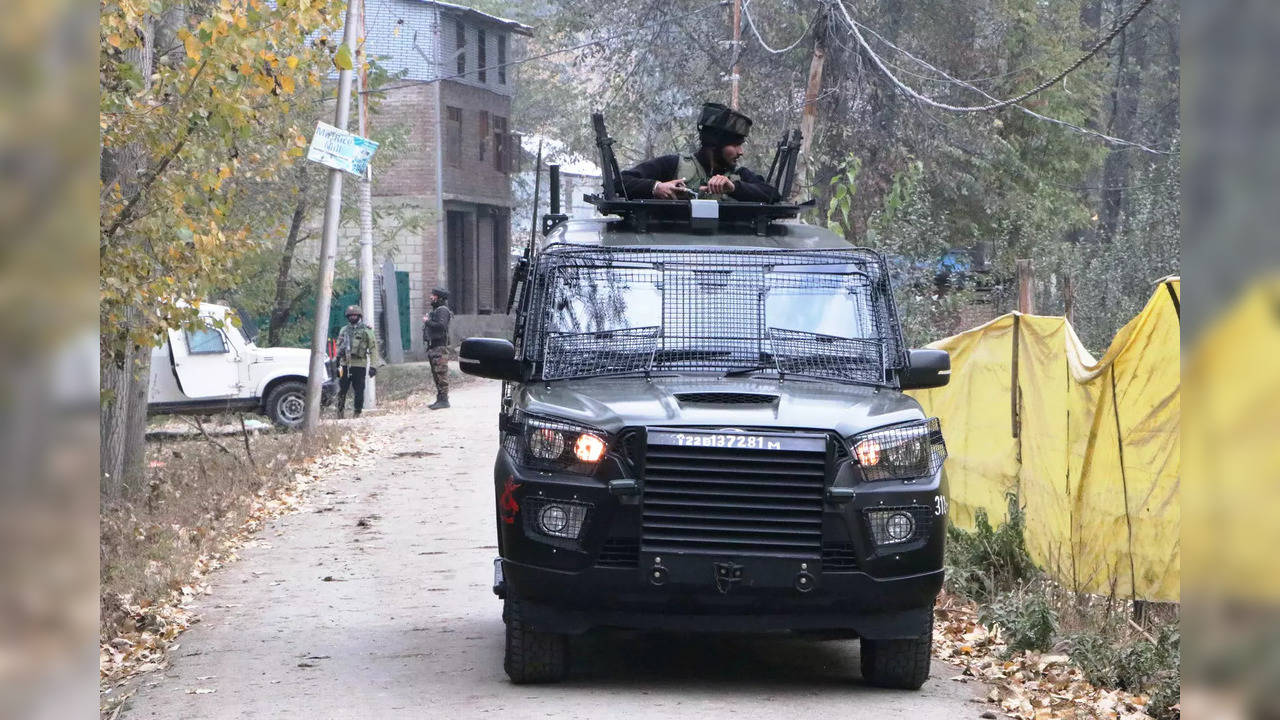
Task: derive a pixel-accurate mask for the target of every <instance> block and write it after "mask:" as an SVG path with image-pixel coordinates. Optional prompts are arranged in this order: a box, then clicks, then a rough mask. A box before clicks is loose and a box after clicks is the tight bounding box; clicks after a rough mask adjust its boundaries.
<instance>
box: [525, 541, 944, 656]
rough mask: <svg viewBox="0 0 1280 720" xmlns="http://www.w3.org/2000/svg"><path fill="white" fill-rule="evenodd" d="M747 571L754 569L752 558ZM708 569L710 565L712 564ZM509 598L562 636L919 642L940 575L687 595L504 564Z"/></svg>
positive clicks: (835, 579) (633, 579)
mask: <svg viewBox="0 0 1280 720" xmlns="http://www.w3.org/2000/svg"><path fill="white" fill-rule="evenodd" d="M742 564H743V566H744V569H746V570H747V571H748V572H749V571H750V569H751V562H750V560H749V559H744V560H743V563H742ZM707 566H708V570H710V569H711V562H710V560H709V559H708V561H707ZM502 572H503V578H504V581H505V583H506V589H507V591H508V592H512V593H514V594H515V595H516V596H517V597H519V598H520V603H521V610H522V612H523V613H524V619H525V621H526V622H528V623H529V624H530V625H531V626H533V627H535V628H538V629H541V630H544V631H547V632H560V633H582V632H586V631H587V630H590V629H591V628H594V627H619V628H632V629H643V630H667V631H679V632H768V631H779V630H793V631H807V632H816V633H833V634H852V635H857V636H859V637H869V638H877V639H879V638H885V639H892V638H914V637H919V636H920V634H921V633H922V632H923V631H924V630H925V629H927V628H928V627H929V620H930V616H931V613H932V608H933V600H934V598H935V597H936V596H937V594H938V590H939V589H940V588H941V587H942V571H941V570H935V571H932V572H927V573H921V574H918V575H907V576H902V577H896V578H883V579H881V578H873V577H871V576H870V575H867V574H866V573H861V572H853V573H839V574H836V573H829V574H827V575H825V576H824V577H823V578H822V583H823V585H822V587H821V588H820V589H818V590H814V591H812V592H808V593H805V594H803V595H801V594H799V593H798V592H796V591H791V590H790V589H784V588H773V589H767V590H760V589H755V588H751V589H735V590H732V591H730V592H728V593H725V594H720V593H719V592H718V591H717V590H715V589H703V590H697V589H693V588H686V589H683V590H678V589H672V588H667V587H661V586H653V585H651V584H649V583H647V582H646V581H645V578H644V577H643V574H644V573H643V572H642V571H639V570H636V569H630V570H627V569H616V568H589V569H587V570H583V571H579V572H564V571H556V570H549V569H547V568H541V567H536V566H532V565H525V564H521V563H516V562H511V561H509V560H503V561H502Z"/></svg>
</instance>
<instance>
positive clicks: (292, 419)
mask: <svg viewBox="0 0 1280 720" xmlns="http://www.w3.org/2000/svg"><path fill="white" fill-rule="evenodd" d="M265 406H266V411H267V417H269V418H271V422H273V423H275V424H276V425H279V426H280V427H282V428H288V429H290V430H292V429H294V428H297V427H299V426H301V425H302V421H303V419H305V418H306V416H307V386H306V384H304V383H301V382H298V381H297V380H290V381H289V382H282V383H280V384H279V385H277V386H275V387H274V388H272V389H271V392H269V393H267V401H266V403H265Z"/></svg>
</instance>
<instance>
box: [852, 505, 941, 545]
mask: <svg viewBox="0 0 1280 720" xmlns="http://www.w3.org/2000/svg"><path fill="white" fill-rule="evenodd" d="M931 511H932V508H928V507H925V506H923V505H911V506H908V507H897V508H884V509H876V510H866V511H865V515H864V517H865V518H866V519H867V528H868V529H869V530H870V531H871V540H872V541H873V542H875V544H876V545H897V544H900V543H906V542H912V541H914V540H919V539H921V538H922V537H925V536H927V535H928V534H929V529H930V527H931V523H930V522H928V521H929V520H930V519H931V518H932V517H933V516H932V514H931Z"/></svg>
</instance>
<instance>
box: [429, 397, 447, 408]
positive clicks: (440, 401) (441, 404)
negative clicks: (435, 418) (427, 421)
mask: <svg viewBox="0 0 1280 720" xmlns="http://www.w3.org/2000/svg"><path fill="white" fill-rule="evenodd" d="M447 407H449V393H439V394H437V395H436V401H435V402H433V403H431V404H430V405H428V406H427V408H429V409H431V410H443V409H445V408H447Z"/></svg>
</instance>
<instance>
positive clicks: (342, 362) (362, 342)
mask: <svg viewBox="0 0 1280 720" xmlns="http://www.w3.org/2000/svg"><path fill="white" fill-rule="evenodd" d="M363 316H364V313H362V312H361V311H360V306H359V305H352V306H350V307H348V308H347V324H346V326H345V327H343V328H342V330H340V331H339V332H338V368H339V371H340V372H341V373H342V380H341V381H340V382H339V384H338V417H342V416H343V413H344V412H346V409H347V389H348V388H351V389H352V390H354V391H355V398H353V400H352V402H353V404H354V405H355V417H360V413H361V412H363V411H364V379H365V377H366V375H367V376H368V377H373V376H374V375H377V374H378V368H377V367H376V364H377V362H378V337H377V335H375V334H374V332H373V328H371V327H369V326H368V325H365V324H364V323H363V322H361V318H362V317H363Z"/></svg>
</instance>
